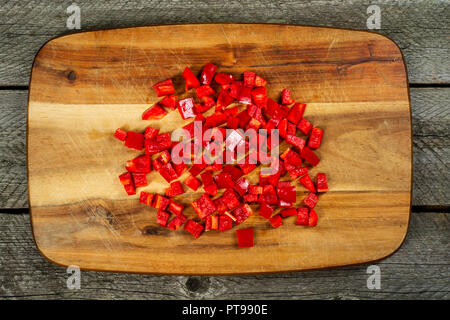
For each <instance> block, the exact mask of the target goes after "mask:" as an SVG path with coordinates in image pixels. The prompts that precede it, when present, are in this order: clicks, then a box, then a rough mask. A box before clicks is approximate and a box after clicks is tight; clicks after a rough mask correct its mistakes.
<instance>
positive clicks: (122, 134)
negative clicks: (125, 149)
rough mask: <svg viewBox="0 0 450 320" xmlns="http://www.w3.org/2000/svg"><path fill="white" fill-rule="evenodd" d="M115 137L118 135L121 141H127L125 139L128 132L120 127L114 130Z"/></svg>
mask: <svg viewBox="0 0 450 320" xmlns="http://www.w3.org/2000/svg"><path fill="white" fill-rule="evenodd" d="M114 137H116V138H117V139H119V140H120V141H125V139H126V138H127V132H126V131H124V130H122V129H120V128H118V129H117V130H116V132H114Z"/></svg>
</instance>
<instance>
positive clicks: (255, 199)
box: [243, 193, 259, 203]
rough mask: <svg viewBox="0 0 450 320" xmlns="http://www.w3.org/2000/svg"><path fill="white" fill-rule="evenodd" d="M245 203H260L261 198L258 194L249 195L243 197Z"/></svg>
mask: <svg viewBox="0 0 450 320" xmlns="http://www.w3.org/2000/svg"><path fill="white" fill-rule="evenodd" d="M243 198H244V201H245V202H247V203H252V202H258V200H259V198H258V195H257V194H251V193H247V194H246V195H244V196H243Z"/></svg>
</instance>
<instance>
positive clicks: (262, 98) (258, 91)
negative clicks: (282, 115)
mask: <svg viewBox="0 0 450 320" xmlns="http://www.w3.org/2000/svg"><path fill="white" fill-rule="evenodd" d="M251 95H252V101H253V103H254V104H256V105H257V106H258V107H264V106H266V104H267V93H266V88H265V87H258V88H255V89H253V90H252V92H251Z"/></svg>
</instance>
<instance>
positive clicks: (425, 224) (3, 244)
mask: <svg viewBox="0 0 450 320" xmlns="http://www.w3.org/2000/svg"><path fill="white" fill-rule="evenodd" d="M449 218H450V214H448V213H436V212H429V213H413V214H412V216H411V222H410V226H409V233H408V235H407V237H406V240H405V242H404V243H403V245H402V247H401V248H400V249H399V250H398V251H397V252H396V253H394V254H393V255H391V256H390V257H388V258H386V259H384V260H381V261H379V262H374V263H371V264H375V265H377V266H379V267H380V271H381V289H380V290H369V289H368V288H367V278H368V274H367V267H368V265H370V264H367V265H360V266H353V267H345V268H336V269H329V270H317V271H308V272H290V273H280V274H270V275H252V276H222V277H214V276H208V277H188V276H152V275H136V274H123V273H102V272H93V271H82V272H81V289H80V290H69V289H67V287H66V280H67V277H68V276H69V275H68V274H67V273H66V269H65V268H63V267H60V266H56V265H53V264H51V263H50V262H48V261H47V260H45V258H43V257H42V256H41V255H40V254H39V253H38V251H37V249H36V247H35V245H34V243H33V239H32V236H31V230H30V223H29V215H26V214H0V252H2V254H1V255H0V270H2V272H0V299H20V298H44V299H93V298H94V299H449V298H450V250H449V235H450V221H449Z"/></svg>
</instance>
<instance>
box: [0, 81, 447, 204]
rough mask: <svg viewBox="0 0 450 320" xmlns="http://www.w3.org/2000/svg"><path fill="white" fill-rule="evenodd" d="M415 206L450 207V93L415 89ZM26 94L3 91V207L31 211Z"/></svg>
mask: <svg viewBox="0 0 450 320" xmlns="http://www.w3.org/2000/svg"><path fill="white" fill-rule="evenodd" d="M410 94H411V109H412V120H413V160H414V170H413V199H412V205H413V206H442V205H449V204H450V185H449V183H448V181H450V176H449V172H450V170H449V169H448V167H449V158H448V157H449V154H450V150H449V147H450V129H449V123H450V113H449V110H450V108H449V101H450V88H411V90H410ZM27 100H28V92H27V91H8V90H5V91H0V112H1V113H0V114H1V115H0V137H1V139H0V163H1V165H0V190H1V193H0V208H13V209H17V208H28V194H27V188H28V187H27V176H26V175H27V169H26V154H25V135H26V108H27Z"/></svg>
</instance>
